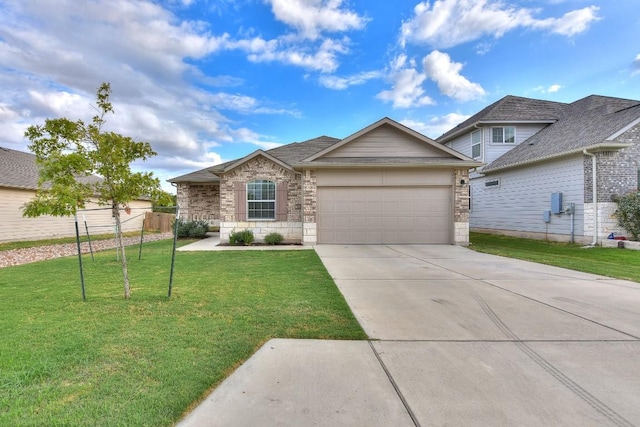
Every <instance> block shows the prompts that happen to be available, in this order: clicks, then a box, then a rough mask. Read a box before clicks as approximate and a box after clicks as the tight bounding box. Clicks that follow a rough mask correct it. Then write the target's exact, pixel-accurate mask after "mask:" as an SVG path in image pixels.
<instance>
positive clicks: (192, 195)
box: [169, 118, 481, 245]
mask: <svg viewBox="0 0 640 427" xmlns="http://www.w3.org/2000/svg"><path fill="white" fill-rule="evenodd" d="M480 165H481V163H480V162H478V161H475V160H473V159H471V158H469V157H467V156H465V155H462V154H460V153H458V152H456V151H455V150H452V149H450V148H448V147H446V146H443V145H441V144H438V143H436V142H435V141H434V140H432V139H430V138H427V137H426V136H424V135H422V134H420V133H418V132H416V131H414V130H412V129H410V128H408V127H406V126H403V125H401V124H400V123H397V122H395V121H393V120H391V119H389V118H383V119H382V120H379V121H377V122H375V123H373V124H371V125H370V126H367V127H366V128H364V129H362V130H360V131H358V132H356V133H354V134H353V135H351V136H348V137H347V138H344V139H338V138H331V137H327V136H321V137H318V138H314V139H311V140H308V141H304V142H299V143H292V144H288V145H284V146H281V147H278V148H274V149H271V150H267V151H263V150H257V151H255V152H253V153H251V154H249V155H247V156H245V157H242V158H240V159H236V160H232V161H230V162H226V163H223V164H220V165H217V166H212V167H209V168H205V169H202V170H199V171H195V172H192V173H189V174H186V175H183V176H179V177H176V178H173V179H170V180H169V181H170V182H172V183H173V184H174V185H175V186H176V187H177V199H178V205H179V206H180V216H181V217H182V218H186V219H189V220H193V219H206V220H209V221H211V222H219V225H220V239H221V242H228V240H229V234H230V233H231V232H233V231H234V230H236V231H241V230H245V229H250V230H252V231H253V232H254V235H255V237H256V239H257V240H261V239H264V237H265V236H266V235H267V234H269V233H271V232H278V233H280V234H281V235H283V237H284V238H285V240H287V241H291V242H302V243H304V244H315V243H329V244H331V243H333V244H388V243H396V244H405V243H438V244H460V245H466V244H468V242H469V228H468V206H469V204H468V180H469V175H468V173H469V172H468V171H469V169H470V168H474V167H478V166H480Z"/></svg>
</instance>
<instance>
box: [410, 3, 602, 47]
mask: <svg viewBox="0 0 640 427" xmlns="http://www.w3.org/2000/svg"><path fill="white" fill-rule="evenodd" d="M598 10H599V8H598V7H597V6H589V7H586V8H583V9H579V10H574V11H571V12H568V13H566V14H565V15H563V16H562V17H560V18H547V19H536V18H534V14H535V13H537V12H538V10H534V9H527V8H518V7H516V6H511V5H508V4H507V3H505V2H502V1H496V0H435V1H433V2H432V3H430V2H428V1H425V2H420V3H418V4H417V5H416V6H415V8H414V16H413V17H411V18H410V19H409V20H407V21H404V22H403V23H402V27H401V34H400V42H401V45H403V46H404V44H405V43H407V42H410V43H418V44H422V43H426V44H428V45H430V46H432V47H434V48H439V49H445V48H450V47H453V46H457V45H460V44H462V43H466V42H469V41H472V40H477V39H480V38H482V37H484V36H490V37H493V38H500V37H502V36H503V35H504V34H505V33H507V32H509V31H512V30H514V29H516V28H533V29H539V30H548V31H550V32H552V33H556V34H560V35H564V36H573V35H576V34H579V33H581V32H584V31H586V30H587V29H588V28H589V26H590V25H591V24H592V23H593V22H594V21H596V20H597V19H598V17H597V16H596V14H597V12H598Z"/></svg>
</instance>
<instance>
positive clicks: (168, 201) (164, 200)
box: [153, 191, 178, 213]
mask: <svg viewBox="0 0 640 427" xmlns="http://www.w3.org/2000/svg"><path fill="white" fill-rule="evenodd" d="M177 199H178V197H177V196H176V195H175V194H171V193H168V192H166V191H161V192H160V194H158V197H157V198H156V200H154V201H153V211H154V212H164V213H174V212H175V211H176V209H175V206H176V205H177V204H178V201H177Z"/></svg>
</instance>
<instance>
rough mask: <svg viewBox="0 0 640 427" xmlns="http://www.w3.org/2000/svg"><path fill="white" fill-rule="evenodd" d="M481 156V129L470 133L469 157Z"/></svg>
mask: <svg viewBox="0 0 640 427" xmlns="http://www.w3.org/2000/svg"><path fill="white" fill-rule="evenodd" d="M481 156H482V130H477V131H475V132H473V133H471V157H473V158H474V159H477V158H478V157H481Z"/></svg>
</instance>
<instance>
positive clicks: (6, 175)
mask: <svg viewBox="0 0 640 427" xmlns="http://www.w3.org/2000/svg"><path fill="white" fill-rule="evenodd" d="M39 178H40V169H39V167H38V164H37V163H36V156H35V154H31V153H25V152H23V151H17V150H12V149H10V148H4V147H0V187H10V188H21V189H26V190H36V189H37V188H38V179H39ZM79 180H80V181H84V182H96V181H100V180H101V178H100V177H97V176H90V177H84V178H80V179H79Z"/></svg>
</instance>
